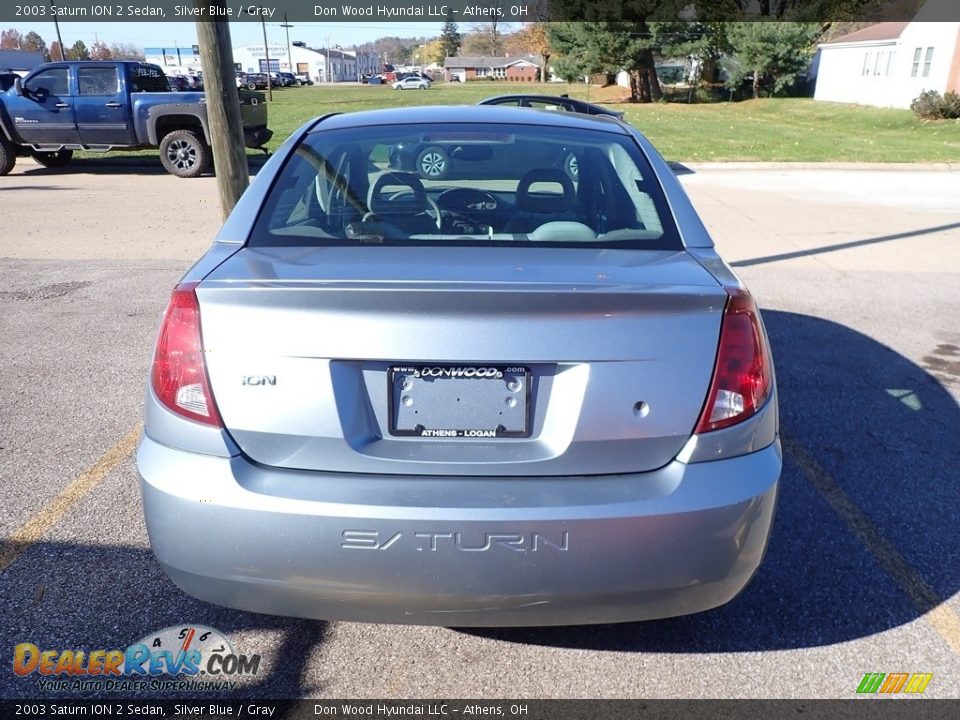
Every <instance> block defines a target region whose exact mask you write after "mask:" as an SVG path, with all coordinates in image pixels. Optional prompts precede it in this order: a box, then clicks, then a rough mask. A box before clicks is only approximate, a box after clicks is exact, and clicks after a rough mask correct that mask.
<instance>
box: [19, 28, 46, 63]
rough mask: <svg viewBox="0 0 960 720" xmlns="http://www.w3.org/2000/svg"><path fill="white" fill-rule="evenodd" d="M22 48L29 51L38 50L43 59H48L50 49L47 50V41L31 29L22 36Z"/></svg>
mask: <svg viewBox="0 0 960 720" xmlns="http://www.w3.org/2000/svg"><path fill="white" fill-rule="evenodd" d="M23 49H24V50H30V51H31V52H38V53H40V54H41V55H43V61H44V62H49V61H50V51H49V50H47V43H46V42H44V40H43V38H42V37H40V35H38V34H37V33H35V32H33V31H32V30H31V31H30V32H28V33H27V34H26V35H24V37H23Z"/></svg>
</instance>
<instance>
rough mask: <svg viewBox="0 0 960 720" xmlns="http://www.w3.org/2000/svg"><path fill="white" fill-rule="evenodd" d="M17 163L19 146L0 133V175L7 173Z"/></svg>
mask: <svg viewBox="0 0 960 720" xmlns="http://www.w3.org/2000/svg"><path fill="white" fill-rule="evenodd" d="M16 163H17V147H16V145H14V144H13V143H12V142H10V141H9V140H7V139H6V138H5V137H4V136H3V134H2V133H0V175H7V174H8V173H9V172H10V171H11V170H13V166H14V165H16Z"/></svg>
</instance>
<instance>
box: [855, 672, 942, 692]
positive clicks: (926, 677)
mask: <svg viewBox="0 0 960 720" xmlns="http://www.w3.org/2000/svg"><path fill="white" fill-rule="evenodd" d="M932 679H933V673H905V672H897V673H881V672H875V673H867V674H866V675H864V676H863V679H862V680H861V681H860V684H859V685H858V686H857V693H859V694H861V695H863V694H873V693H884V694H887V695H896V694H899V693H906V694H907V695H919V694H920V693H922V692H923V691H924V690H926V689H927V685H929V684H930V681H931V680H932Z"/></svg>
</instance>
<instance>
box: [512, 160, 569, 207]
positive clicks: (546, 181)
mask: <svg viewBox="0 0 960 720" xmlns="http://www.w3.org/2000/svg"><path fill="white" fill-rule="evenodd" d="M544 186H546V187H544ZM575 202H576V191H575V190H574V189H573V181H572V180H571V179H570V178H569V176H568V175H567V174H566V173H565V172H564V171H563V170H558V169H556V168H537V169H535V170H531V171H530V172H528V173H527V174H526V175H524V176H523V177H522V178H520V183H519V184H518V185H517V209H518V210H523V211H525V212H532V213H540V214H546V213H562V212H569V211H570V210H572V209H573V207H574V203H575Z"/></svg>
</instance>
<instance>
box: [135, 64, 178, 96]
mask: <svg viewBox="0 0 960 720" xmlns="http://www.w3.org/2000/svg"><path fill="white" fill-rule="evenodd" d="M128 68H129V70H128V77H129V81H130V92H170V85H169V84H168V82H167V76H166V75H164V74H163V70H161V69H160V68H159V67H157V66H156V65H143V64H139V65H129V66H128Z"/></svg>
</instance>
